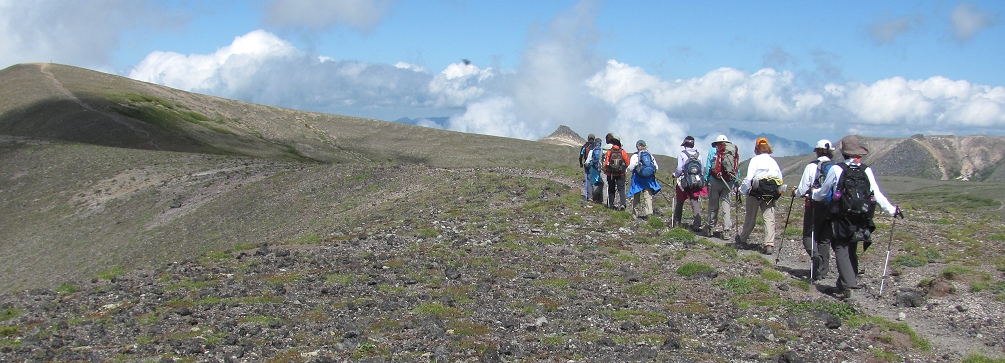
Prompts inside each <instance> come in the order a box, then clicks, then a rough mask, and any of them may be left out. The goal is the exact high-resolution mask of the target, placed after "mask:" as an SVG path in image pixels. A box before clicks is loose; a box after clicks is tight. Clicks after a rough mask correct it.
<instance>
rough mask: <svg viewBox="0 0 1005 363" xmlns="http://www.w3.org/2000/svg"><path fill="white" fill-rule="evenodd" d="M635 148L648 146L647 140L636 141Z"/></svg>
mask: <svg viewBox="0 0 1005 363" xmlns="http://www.w3.org/2000/svg"><path fill="white" fill-rule="evenodd" d="M635 146H646V141H645V140H639V141H636V142H635Z"/></svg>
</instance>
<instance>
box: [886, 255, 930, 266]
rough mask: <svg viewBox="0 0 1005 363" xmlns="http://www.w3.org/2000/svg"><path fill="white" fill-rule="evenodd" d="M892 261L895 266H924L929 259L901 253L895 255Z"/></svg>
mask: <svg viewBox="0 0 1005 363" xmlns="http://www.w3.org/2000/svg"><path fill="white" fill-rule="evenodd" d="M890 263H891V264H892V265H893V266H903V267H922V266H925V265H927V264H928V259H927V258H925V257H922V256H918V255H914V254H911V255H900V256H897V257H894V258H893V260H892V261H890Z"/></svg>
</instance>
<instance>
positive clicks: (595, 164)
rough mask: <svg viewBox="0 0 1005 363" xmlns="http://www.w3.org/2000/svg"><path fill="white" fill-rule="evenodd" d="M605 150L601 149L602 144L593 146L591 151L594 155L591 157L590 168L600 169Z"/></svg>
mask: <svg viewBox="0 0 1005 363" xmlns="http://www.w3.org/2000/svg"><path fill="white" fill-rule="evenodd" d="M602 151H603V150H601V149H600V143H597V144H595V145H594V146H593V150H590V152H591V153H593V154H592V155H590V167H591V168H597V169H600V159H603V157H604V156H603V154H602V153H601V152H602Z"/></svg>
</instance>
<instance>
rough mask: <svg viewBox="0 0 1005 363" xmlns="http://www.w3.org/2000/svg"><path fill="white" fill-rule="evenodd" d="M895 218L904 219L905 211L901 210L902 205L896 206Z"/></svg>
mask: <svg viewBox="0 0 1005 363" xmlns="http://www.w3.org/2000/svg"><path fill="white" fill-rule="evenodd" d="M894 209H895V210H894V212H893V218H898V217H899V218H900V219H904V212H902V211H901V210H900V206H894Z"/></svg>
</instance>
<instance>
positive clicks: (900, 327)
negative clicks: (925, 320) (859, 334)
mask: <svg viewBox="0 0 1005 363" xmlns="http://www.w3.org/2000/svg"><path fill="white" fill-rule="evenodd" d="M865 323H872V324H875V325H877V326H879V327H880V328H881V329H882V330H884V331H890V332H897V333H900V334H904V335H907V336H908V337H910V338H911V344H912V345H913V346H914V347H915V348H917V349H921V350H923V351H926V352H928V351H931V350H932V343H931V342H930V341H928V339H925V338H923V337H921V336H919V335H918V333H915V332H914V330H912V329H911V326H909V325H907V324H906V323H895V322H892V321H889V320H886V319H883V318H880V317H875V316H870V317H862V316H854V317H851V318H849V319H848V326H850V327H853V328H857V327H860V326H862V325H864V324H865Z"/></svg>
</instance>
